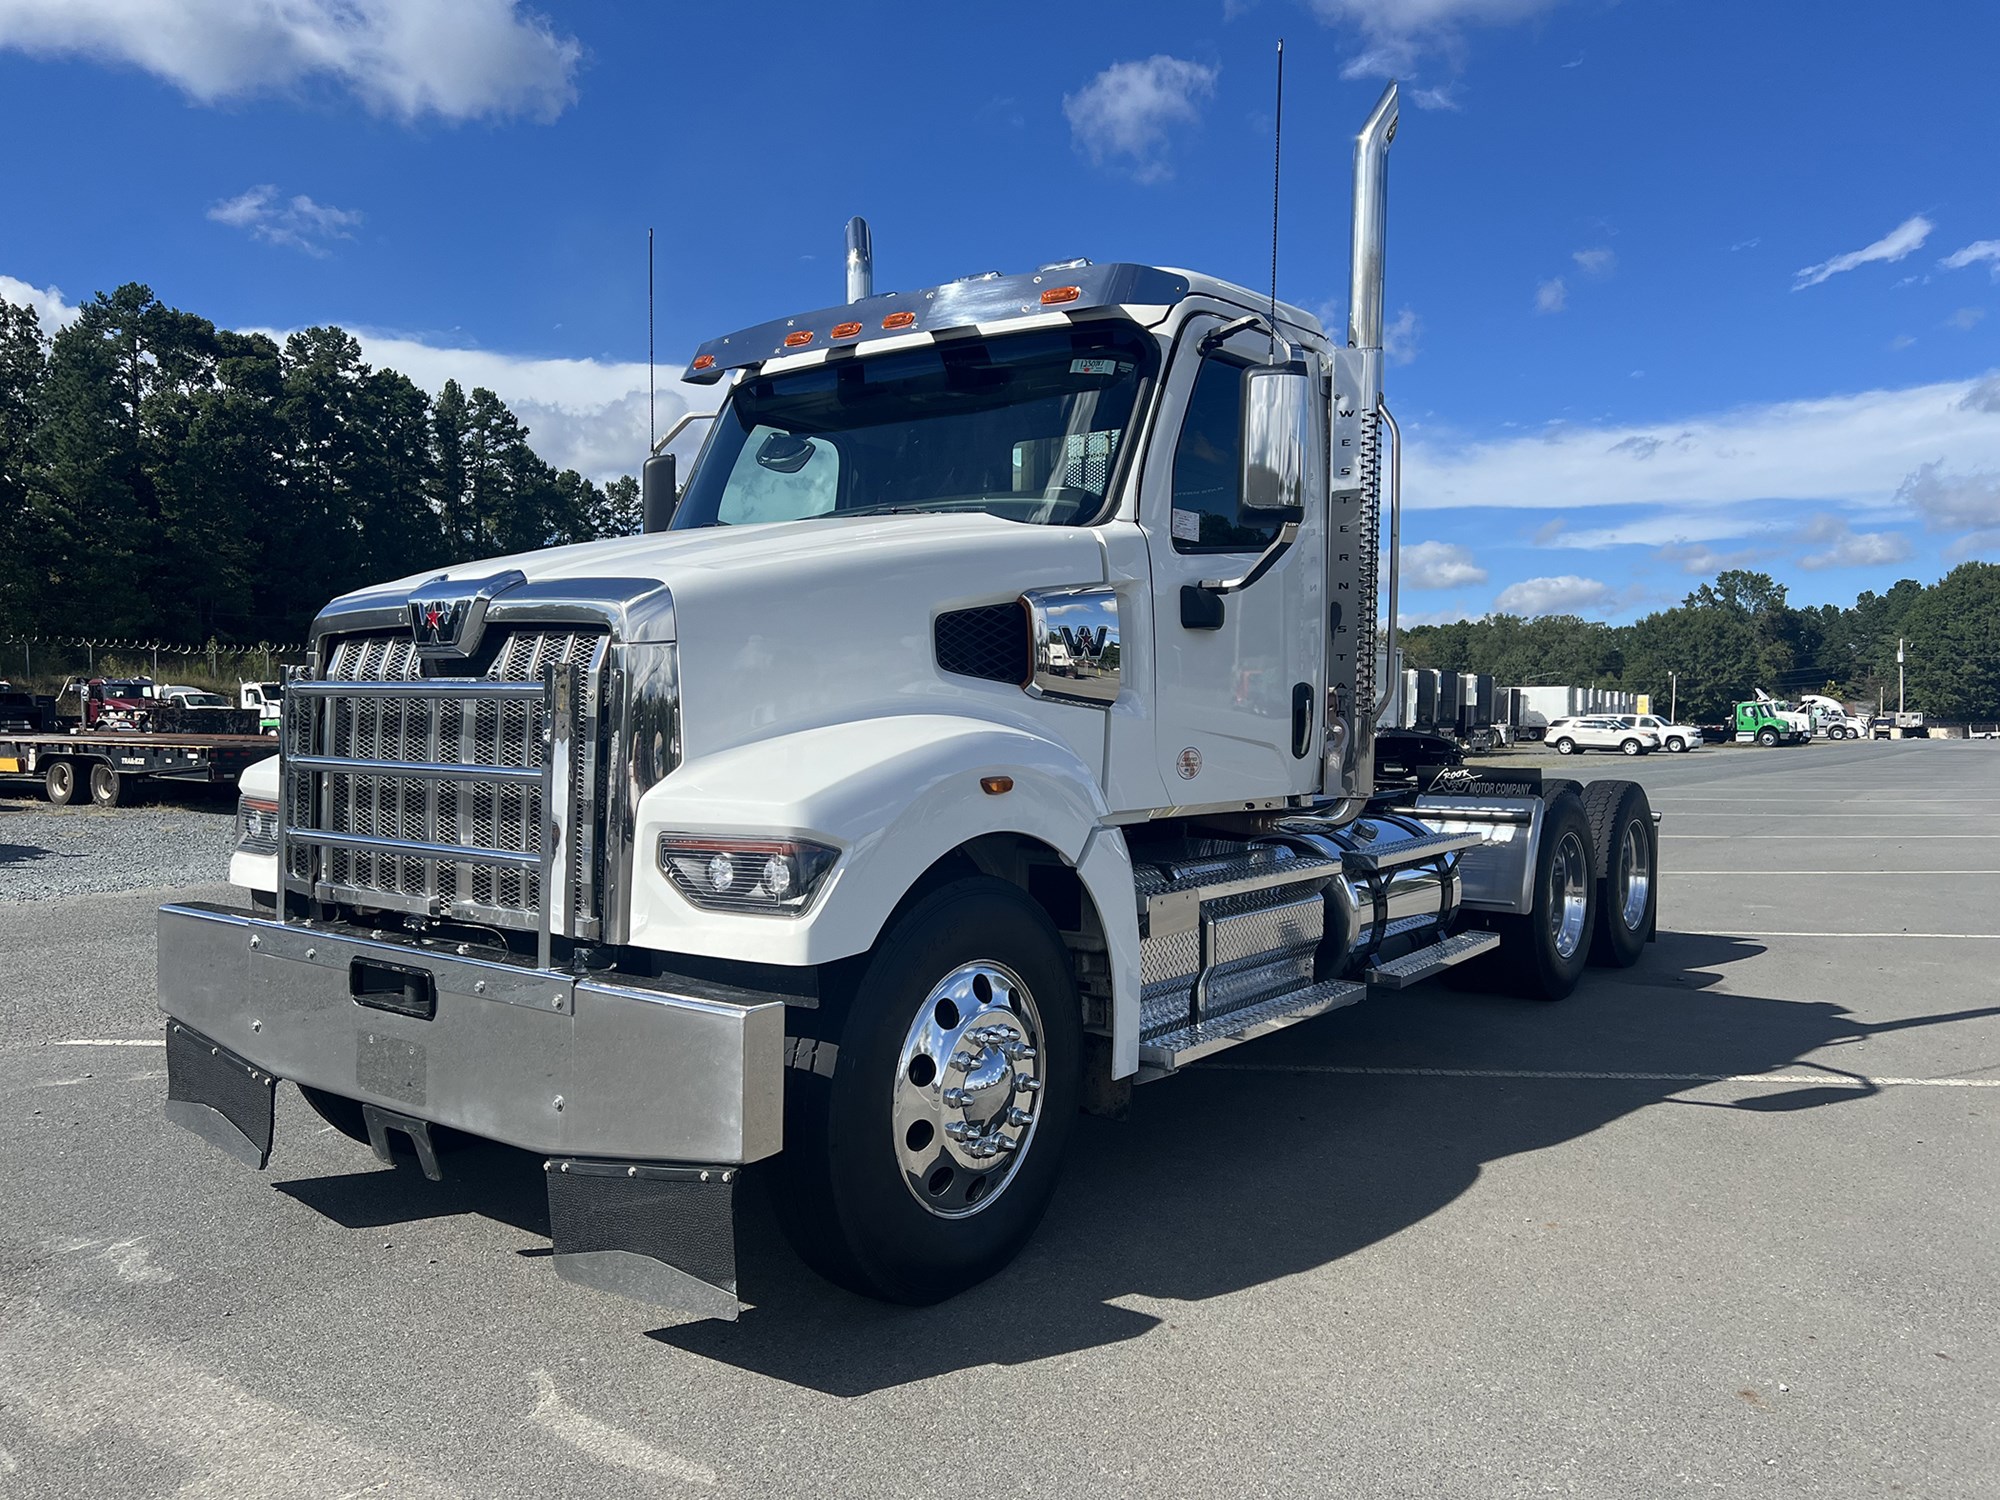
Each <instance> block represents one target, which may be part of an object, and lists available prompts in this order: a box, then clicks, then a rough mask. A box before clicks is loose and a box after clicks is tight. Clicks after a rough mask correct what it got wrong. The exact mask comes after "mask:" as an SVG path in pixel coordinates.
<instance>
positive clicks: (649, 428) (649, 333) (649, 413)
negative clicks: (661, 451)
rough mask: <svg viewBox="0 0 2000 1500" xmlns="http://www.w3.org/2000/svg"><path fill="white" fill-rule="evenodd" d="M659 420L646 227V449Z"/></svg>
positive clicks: (649, 232)
mask: <svg viewBox="0 0 2000 1500" xmlns="http://www.w3.org/2000/svg"><path fill="white" fill-rule="evenodd" d="M659 430H660V429H659V422H658V420H657V419H656V418H655V417H654V415H653V231H652V228H651V226H650V225H649V226H648V227H647V229H646V451H647V452H648V453H651V452H652V451H653V444H654V443H656V442H657V441H659Z"/></svg>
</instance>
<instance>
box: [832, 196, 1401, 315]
mask: <svg viewBox="0 0 2000 1500" xmlns="http://www.w3.org/2000/svg"><path fill="white" fill-rule="evenodd" d="M874 295H875V237H874V236H873V235H871V234H870V233H869V232H868V221H867V220H866V219H864V218H862V217H861V216H860V215H859V214H856V215H855V216H854V217H853V218H851V219H849V220H848V221H847V300H848V301H849V302H859V301H861V300H862V299H863V298H864V297H872V296H874ZM1377 313H1378V315H1379V313H1380V308H1379V307H1378V308H1377Z"/></svg>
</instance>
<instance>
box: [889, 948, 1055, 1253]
mask: <svg viewBox="0 0 2000 1500" xmlns="http://www.w3.org/2000/svg"><path fill="white" fill-rule="evenodd" d="M1041 1042H1042V1018H1041V1013H1040V1012H1039V1011H1037V1010H1036V1009H1035V999H1034V996H1033V995H1031V994H1029V992H1028V987H1027V986H1026V985H1024V984H1023V983H1021V980H1020V977H1019V976H1018V975H1016V974H1015V973H1014V972H1013V971H1012V970H1011V969H1009V968H1007V967H1006V966H1005V965H1004V964H999V963H994V962H991V961H990V960H984V959H982V960H979V961H977V962H975V963H969V964H966V965H964V966H963V967H962V968H958V969H954V970H953V971H952V972H951V973H949V974H947V975H945V977H944V978H943V979H941V980H939V981H938V983H937V986H936V987H935V988H934V989H932V991H931V992H930V994H929V995H928V996H927V997H926V998H925V1000H924V1003H923V1004H922V1005H921V1006H920V1007H918V1010H917V1014H916V1016H915V1018H914V1019H913V1020H912V1021H911V1023H910V1030H909V1034H908V1035H907V1036H906V1037H905V1038H904V1040H903V1050H902V1055H901V1057H900V1058H899V1059H898V1062H897V1070H896V1078H895V1085H894V1095H893V1098H892V1101H891V1109H890V1120H891V1125H892V1128H893V1129H894V1131H895V1146H896V1159H897V1163H898V1165H899V1166H901V1168H902V1171H903V1182H904V1185H905V1186H907V1187H908V1188H909V1190H910V1193H911V1195H912V1196H913V1197H915V1198H916V1200H917V1201H918V1202H919V1203H921V1204H923V1206H924V1207H925V1208H926V1209H928V1210H929V1211H930V1212H932V1213H934V1214H936V1215H938V1216H939V1217H940V1218H946V1219H960V1218H964V1217H965V1216H967V1215H968V1214H975V1213H978V1212H979V1211H980V1210H981V1209H982V1208H984V1207H986V1205H987V1204H989V1203H991V1202H992V1201H993V1200H994V1199H995V1198H998V1197H999V1196H1000V1194H1001V1193H1003V1192H1004V1191H1006V1189H1007V1185H1008V1183H1010V1182H1011V1181H1012V1180H1013V1177H1014V1174H1015V1172H1016V1171H1017V1170H1018V1169H1019V1167H1020V1164H1021V1161H1022V1159H1023V1158H1024V1157H1025V1156H1026V1155H1027V1152H1028V1146H1029V1143H1030V1141H1031V1140H1032V1139H1033V1138H1034V1134H1035V1125H1036V1122H1037V1120H1038V1118H1039V1115H1040V1108H1041V1098H1042V1082H1043V1073H1042V1068H1043V1062H1042V1055H1041V1050H1040V1049H1041Z"/></svg>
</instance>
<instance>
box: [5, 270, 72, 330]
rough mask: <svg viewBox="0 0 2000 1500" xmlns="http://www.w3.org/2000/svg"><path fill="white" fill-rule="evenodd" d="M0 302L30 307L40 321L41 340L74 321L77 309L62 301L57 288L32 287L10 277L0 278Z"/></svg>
mask: <svg viewBox="0 0 2000 1500" xmlns="http://www.w3.org/2000/svg"><path fill="white" fill-rule="evenodd" d="M0 302H11V303H13V304H14V305H15V306H16V307H32V308H33V309H34V310H35V316H36V317H37V318H39V319H40V320H41V324H42V337H43V338H47V337H48V336H49V335H51V334H53V333H54V332H55V331H56V330H57V329H58V328H67V327H68V326H69V325H70V324H71V323H73V322H75V321H76V315H77V309H76V308H74V307H72V306H70V305H69V303H67V302H65V301H64V300H63V294H62V288H61V287H59V286H33V285H30V284H29V283H28V282H25V281H16V280H15V279H14V278H13V277H12V276H0Z"/></svg>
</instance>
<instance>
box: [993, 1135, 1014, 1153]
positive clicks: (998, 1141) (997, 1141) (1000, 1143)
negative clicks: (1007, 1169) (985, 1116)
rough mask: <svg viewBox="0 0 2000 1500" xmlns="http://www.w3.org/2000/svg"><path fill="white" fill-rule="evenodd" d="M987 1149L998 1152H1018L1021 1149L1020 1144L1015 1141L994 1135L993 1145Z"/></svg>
mask: <svg viewBox="0 0 2000 1500" xmlns="http://www.w3.org/2000/svg"><path fill="white" fill-rule="evenodd" d="M988 1149H989V1150H999V1151H1018V1150H1020V1149H1021V1143H1020V1142H1019V1141H1016V1140H1011V1139H1009V1138H1008V1137H1007V1136H1004V1135H996V1136H994V1137H993V1145H992V1146H991V1147H989V1148H988Z"/></svg>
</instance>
